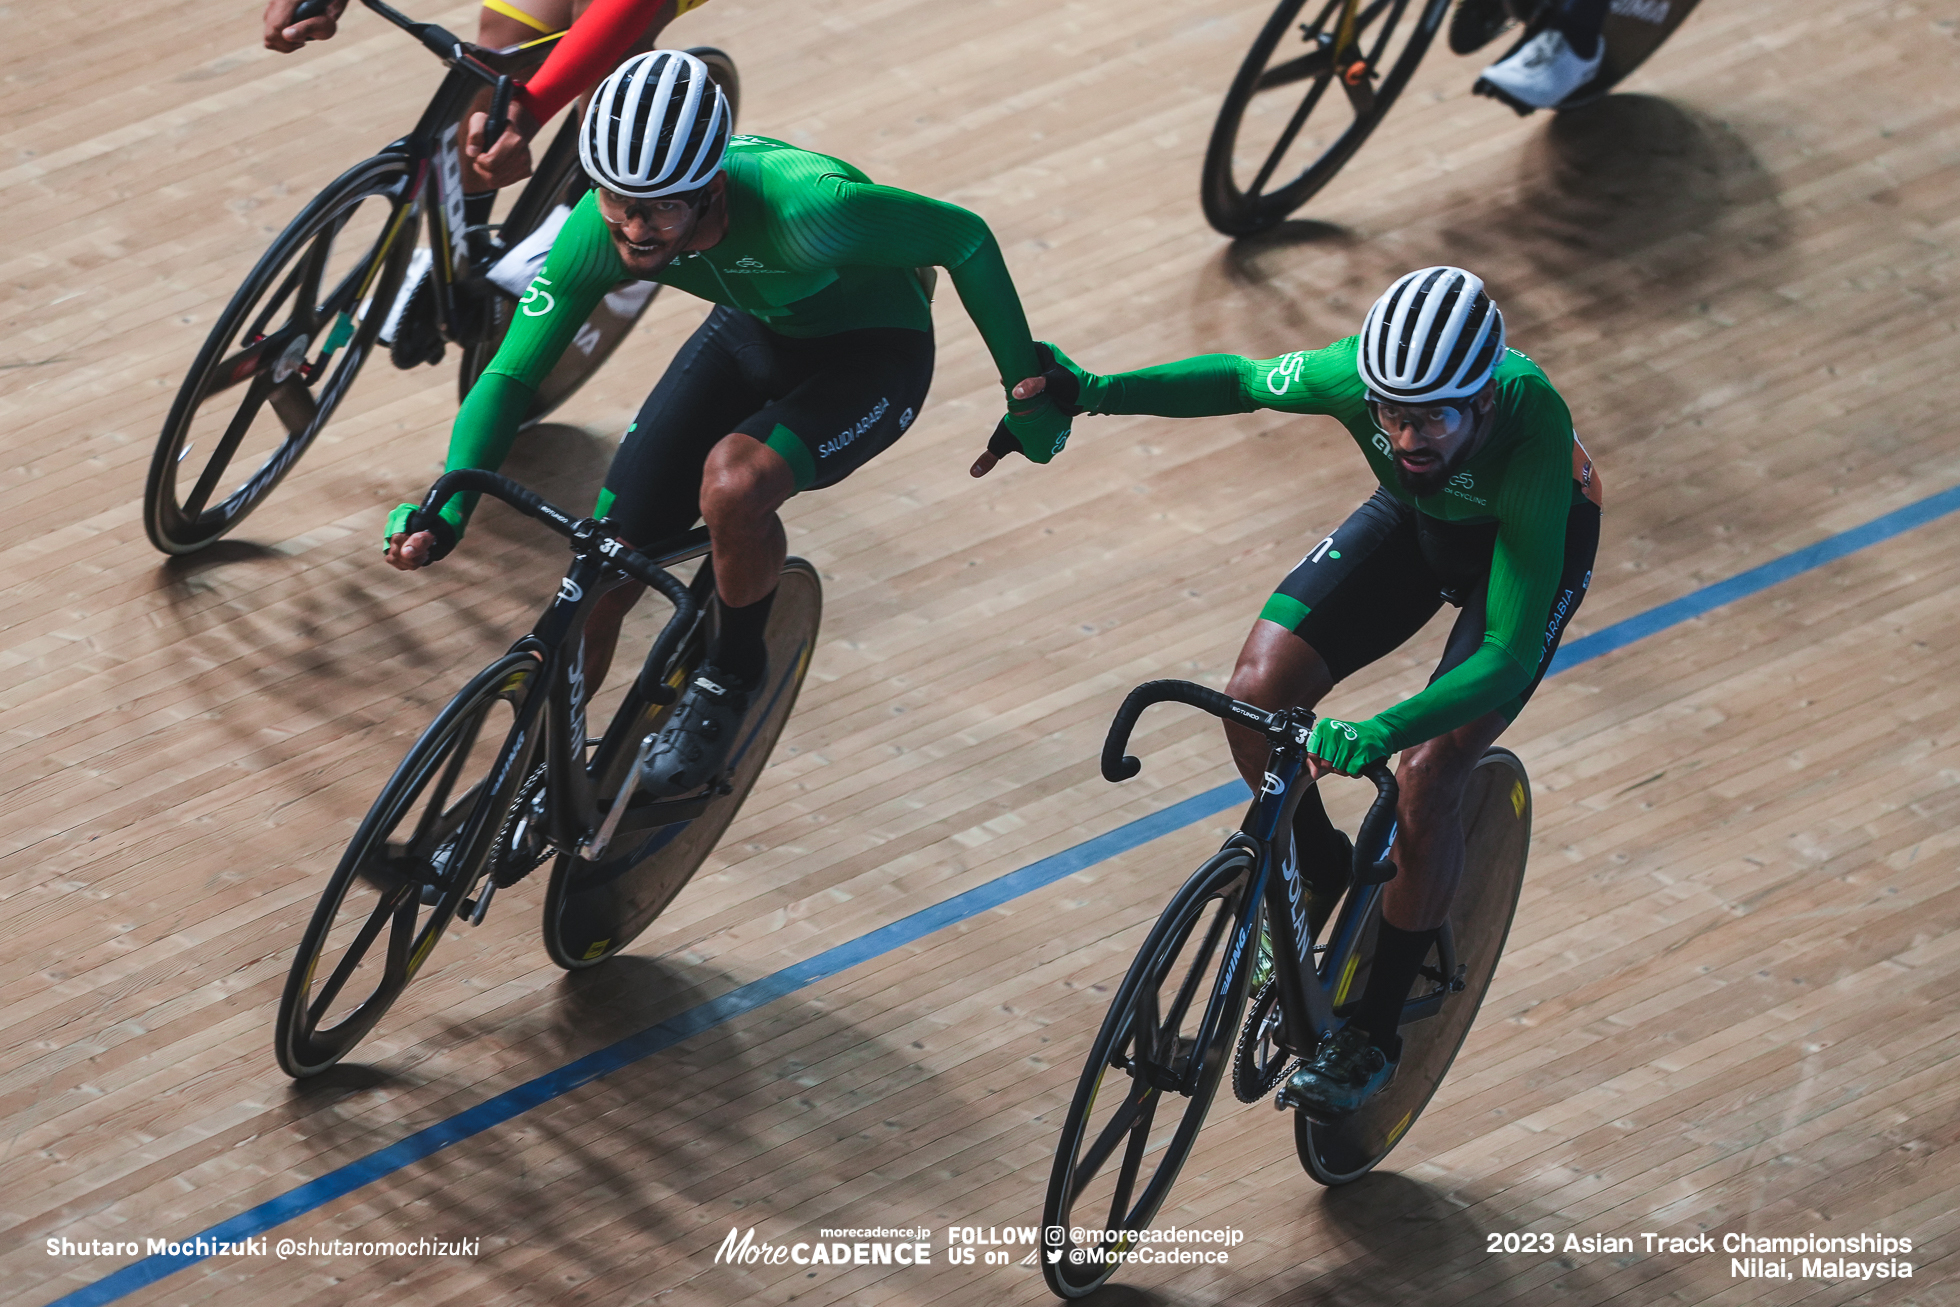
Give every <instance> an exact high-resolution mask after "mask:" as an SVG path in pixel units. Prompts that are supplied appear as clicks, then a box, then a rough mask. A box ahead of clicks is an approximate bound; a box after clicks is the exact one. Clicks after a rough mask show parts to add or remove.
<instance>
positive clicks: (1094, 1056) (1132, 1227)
mask: <svg viewBox="0 0 1960 1307" xmlns="http://www.w3.org/2000/svg"><path fill="white" fill-rule="evenodd" d="M1167 702H1174V703H1183V704H1188V705H1191V706H1192V707H1196V708H1201V709H1203V710H1204V711H1206V712H1209V713H1211V714H1212V715H1213V716H1215V717H1218V718H1220V719H1222V720H1227V721H1231V722H1235V723H1237V724H1239V725H1241V726H1245V727H1249V728H1251V729H1252V730H1255V731H1258V732H1260V733H1261V734H1263V735H1264V736H1265V737H1266V739H1267V740H1268V741H1269V742H1270V743H1271V745H1272V753H1271V755H1270V758H1269V759H1268V761H1267V764H1266V779H1265V785H1264V787H1263V789H1262V791H1261V793H1259V794H1258V795H1257V796H1255V797H1254V799H1253V801H1252V806H1251V808H1250V809H1249V810H1248V811H1247V813H1246V816H1245V820H1244V822H1243V824H1242V825H1241V827H1240V829H1239V830H1238V832H1236V833H1235V834H1233V835H1232V836H1231V837H1230V838H1229V839H1227V840H1226V841H1225V845H1224V847H1223V848H1221V849H1220V850H1219V851H1218V852H1217V853H1216V854H1213V855H1212V857H1211V858H1210V859H1209V860H1207V861H1206V862H1205V864H1204V865H1203V866H1202V867H1200V868H1199V869H1198V870H1197V872H1196V873H1194V874H1193V875H1192V876H1191V878H1190V879H1189V880H1187V881H1186V882H1185V883H1184V886H1183V888H1182V889H1180V890H1178V892H1177V893H1176V894H1175V895H1173V896H1172V898H1171V901H1170V905H1169V906H1168V907H1166V908H1165V909H1164V912H1163V914H1162V915H1161V916H1160V917H1159V918H1158V919H1157V922H1156V924H1155V925H1154V926H1153V927H1152V928H1151V930H1150V932H1149V934H1148V935H1147V936H1146V937H1145V939H1144V941H1143V946H1142V947H1141V948H1140V949H1139V950H1138V951H1137V955H1136V960H1135V961H1134V962H1132V963H1131V965H1130V969H1129V972H1128V973H1127V974H1126V975H1125V976H1124V977H1123V980H1122V983H1121V984H1120V985H1118V986H1117V989H1116V995H1115V997H1114V999H1113V1000H1112V1001H1111V1002H1110V1005H1109V1011H1108V1014H1107V1015H1106V1016H1105V1017H1104V1018H1103V1023H1102V1027H1101V1029H1100V1030H1099V1031H1098V1032H1097V1034H1096V1037H1095V1041H1094V1043H1093V1044H1092V1045H1091V1046H1090V1052H1089V1057H1088V1061H1087V1063H1086V1064H1085V1065H1084V1067H1083V1068H1082V1074H1081V1077H1080V1078H1079V1080H1078V1081H1077V1084H1076V1089H1075V1096H1074V1098H1073V1099H1072V1101H1071V1102H1070V1104H1069V1108H1068V1113H1067V1115H1066V1117H1065V1118H1064V1121H1063V1125H1062V1137H1061V1140H1060V1142H1059V1144H1058V1146H1057V1148H1056V1152H1055V1162H1054V1167H1053V1169H1052V1171H1051V1172H1050V1176H1049V1181H1048V1193H1047V1198H1046V1201H1045V1203H1044V1205H1043V1208H1042V1217H1041V1225H1042V1229H1043V1231H1044V1233H1043V1241H1044V1246H1043V1249H1042V1254H1043V1255H1042V1274H1043V1275H1044V1276H1045V1277H1046V1278H1047V1281H1048V1286H1049V1288H1050V1289H1052V1290H1053V1291H1054V1292H1055V1293H1056V1294H1057V1295H1059V1296H1060V1297H1063V1298H1080V1297H1083V1296H1085V1295H1087V1294H1089V1293H1091V1292H1093V1291H1094V1290H1095V1289H1097V1288H1098V1287H1100V1286H1101V1285H1102V1284H1103V1283H1104V1282H1105V1281H1106V1280H1108V1279H1109V1277H1110V1276H1111V1275H1112V1274H1114V1273H1115V1272H1116V1270H1117V1269H1118V1268H1119V1267H1121V1266H1122V1265H1123V1264H1124V1263H1125V1262H1126V1261H1128V1260H1129V1259H1130V1255H1131V1254H1133V1253H1135V1252H1136V1250H1137V1249H1138V1248H1139V1246H1140V1243H1141V1240H1140V1239H1139V1236H1140V1234H1141V1232H1142V1231H1144V1230H1146V1229H1147V1228H1148V1227H1149V1226H1150V1225H1151V1223H1152V1222H1153V1221H1154V1220H1155V1219H1156V1216H1157V1213H1158V1212H1159V1210H1161V1208H1162V1207H1163V1204H1164V1201H1165V1199H1166V1198H1167V1197H1168V1195H1169V1193H1170V1187H1171V1184H1172V1182H1173V1181H1175V1180H1176V1178H1177V1174H1178V1171H1179V1170H1180V1169H1181V1168H1182V1167H1183V1165H1184V1161H1185V1159H1186V1158H1187V1157H1189V1156H1190V1154H1191V1150H1192V1147H1193V1146H1194V1145H1195V1144H1196V1142H1197V1135H1198V1128H1199V1127H1200V1126H1201V1125H1202V1124H1203V1123H1204V1118H1205V1114H1206V1112H1207V1111H1209V1110H1210V1107H1211V1103H1212V1100H1213V1098H1214V1097H1215V1096H1216V1094H1217V1090H1218V1087H1219V1085H1220V1084H1221V1083H1222V1082H1223V1080H1224V1078H1225V1074H1226V1072H1227V1070H1228V1069H1230V1070H1231V1072H1232V1078H1233V1089H1234V1092H1235V1093H1236V1095H1237V1096H1238V1097H1239V1098H1240V1099H1241V1100H1243V1101H1246V1102H1255V1101H1258V1100H1260V1099H1263V1098H1265V1097H1266V1096H1267V1095H1268V1094H1271V1093H1272V1092H1273V1091H1274V1089H1275V1088H1276V1087H1277V1086H1278V1085H1279V1083H1280V1081H1281V1080H1282V1079H1283V1078H1284V1076H1285V1074H1286V1072H1287V1070H1288V1068H1289V1067H1290V1066H1291V1065H1292V1063H1293V1061H1294V1060H1295V1059H1296V1058H1303V1057H1309V1056H1311V1055H1312V1054H1313V1052H1314V1050H1315V1048H1316V1047H1318V1045H1319V1044H1320V1042H1321V1041H1322V1040H1324V1039H1327V1038H1330V1037H1331V1036H1332V1035H1333V1033H1334V1032H1335V1031H1336V1030H1337V1029H1339V1028H1340V1026H1341V1025H1342V1024H1343V1022H1345V1020H1346V1019H1347V1017H1348V1016H1349V1015H1350V1013H1351V1011H1352V1004H1351V1002H1350V999H1351V998H1353V999H1358V998H1359V996H1360V995H1361V993H1362V992H1363V991H1364V989H1365V988H1366V984H1367V975H1368V964H1369V959H1370V958H1371V957H1372V956H1373V952H1374V940H1375V931H1376V927H1377V923H1378V922H1379V921H1380V917H1381V896H1382V887H1383V886H1384V885H1385V884H1386V883H1387V882H1388V881H1390V880H1391V879H1393V878H1394V876H1395V874H1396V869H1395V864H1394V860H1393V852H1394V842H1395V821H1396V817H1395V809H1396V800H1397V796H1398V789H1397V786H1396V782H1395V777H1394V775H1393V774H1392V773H1391V772H1390V771H1389V770H1388V768H1387V767H1386V766H1379V765H1378V766H1376V767H1372V768H1369V769H1368V770H1367V772H1366V773H1365V775H1366V776H1367V778H1368V779H1369V780H1371V781H1373V782H1374V785H1375V789H1376V796H1375V800H1374V803H1373V805H1372V806H1371V807H1370V808H1369V810H1368V813H1367V816H1366V817H1365V818H1364V819H1363V821H1362V823H1361V828H1360V830H1359V831H1358V832H1357V834H1356V836H1355V839H1354V867H1353V881H1352V885H1351V887H1350V889H1349V890H1348V892H1347V894H1346V896H1345V897H1344V898H1343V899H1342V901H1341V905H1340V908H1339V910H1338V911H1337V912H1336V913H1335V915H1334V917H1333V919H1332V921H1331V923H1330V924H1329V927H1328V932H1327V936H1326V942H1325V943H1318V944H1317V943H1315V942H1314V939H1313V937H1312V936H1311V935H1310V934H1309V933H1308V926H1307V922H1308V915H1307V902H1306V897H1307V891H1306V886H1305V885H1304V883H1303V882H1302V880H1301V878H1300V877H1299V876H1298V875H1297V874H1293V875H1289V874H1286V873H1287V871H1288V868H1289V864H1288V861H1287V859H1286V857H1285V853H1286V844H1287V840H1288V838H1289V834H1288V833H1289V832H1290V831H1291V829H1292V822H1293V811H1294V808H1295V807H1296V806H1298V803H1299V798H1300V795H1301V794H1302V793H1303V792H1304V790H1305V788H1306V786H1308V785H1310V784H1313V783H1314V782H1313V781H1312V780H1311V779H1310V778H1309V773H1308V771H1307V766H1306V742H1307V736H1308V733H1309V731H1310V730H1311V729H1312V725H1313V716H1312V714H1311V713H1308V712H1306V711H1304V710H1290V711H1286V712H1278V713H1269V712H1266V711H1264V710H1263V709H1259V708H1255V707H1253V706H1252V705H1251V704H1247V703H1241V702H1239V701H1237V700H1235V699H1232V698H1231V697H1229V696H1227V695H1224V694H1221V693H1219V692H1218V691H1216V690H1212V689H1208V688H1206V687H1205V686H1201V685H1194V684H1192V683H1191V682H1189V681H1152V682H1150V683H1148V684H1146V685H1141V686H1138V687H1137V688H1136V689H1135V690H1132V691H1131V692H1130V694H1129V696H1128V697H1127V698H1126V699H1125V700H1124V701H1123V706H1122V707H1121V708H1120V709H1119V710H1118V711H1117V714H1116V718H1115V721H1114V722H1112V723H1111V725H1110V728H1109V735H1108V738H1107V740H1106V741H1105V742H1104V745H1103V753H1102V772H1103V775H1104V777H1105V778H1107V779H1109V780H1111V781H1122V780H1127V779H1129V778H1130V777H1132V776H1134V775H1136V774H1137V771H1138V770H1139V766H1140V764H1139V763H1138V762H1137V760H1136V759H1135V758H1133V757H1128V756H1126V755H1125V754H1124V752H1123V751H1124V748H1125V747H1126V746H1127V744H1128V742H1129V737H1130V732H1131V730H1132V728H1133V727H1134V726H1135V725H1136V722H1137V719H1138V718H1139V717H1140V716H1141V715H1142V713H1143V710H1144V709H1145V708H1146V707H1148V706H1149V705H1151V704H1153V703H1167ZM1462 811H1463V825H1464V837H1465V841H1466V844H1467V846H1468V847H1467V856H1466V858H1465V863H1464V872H1463V880H1462V885H1461V888H1460V889H1459V890H1458V892H1457V895H1456V899H1455V901H1454V902H1453V903H1452V904H1451V907H1450V912H1449V917H1448V920H1447V921H1446V922H1445V923H1444V926H1443V929H1442V931H1441V932H1440V934H1439V936H1438V939H1437V942H1436V944H1435V945H1434V947H1433V948H1432V950H1431V953H1430V956H1429V957H1428V958H1427V959H1426V960H1425V964H1424V966H1423V969H1422V973H1421V976H1422V979H1421V980H1419V981H1418V984H1417V990H1418V992H1417V993H1415V994H1413V995H1412V996H1411V997H1410V998H1409V1000H1408V1001H1407V1002H1406V1003H1405V1004H1404V1006H1403V1009H1402V1032H1403V1033H1402V1041H1403V1054H1402V1060H1401V1063H1400V1067H1399V1070H1398V1072H1397V1075H1396V1078H1395V1079H1394V1080H1393V1081H1391V1082H1390V1083H1389V1085H1388V1086H1387V1087H1386V1088H1385V1089H1383V1090H1382V1091H1381V1092H1380V1093H1379V1094H1377V1095H1376V1096H1375V1097H1374V1098H1372V1099H1370V1100H1369V1101H1368V1102H1367V1103H1366V1104H1365V1105H1363V1107H1362V1108H1361V1110H1360V1111H1358V1112H1356V1113H1354V1114H1353V1115H1351V1116H1348V1117H1344V1118H1342V1119H1340V1120H1332V1121H1316V1120H1313V1119H1311V1118H1309V1117H1308V1116H1306V1115H1305V1114H1304V1113H1301V1112H1296V1113H1295V1114H1294V1145H1295V1148H1296V1150H1297V1152H1298V1154H1299V1157H1300V1163H1301V1165H1302V1166H1303V1167H1304V1168H1305V1169H1306V1171H1307V1174H1308V1175H1310V1176H1311V1177H1312V1178H1313V1179H1315V1180H1316V1181H1318V1182H1320V1183H1321V1184H1326V1185H1339V1184H1346V1183H1348V1182H1349V1181H1351V1180H1356V1179H1359V1178H1360V1177H1361V1176H1363V1175H1365V1174H1367V1173H1368V1171H1370V1170H1371V1169H1373V1168H1374V1167H1375V1166H1376V1165H1378V1164H1379V1163H1380V1162H1381V1160H1382V1159H1383V1158H1385V1157H1386V1156H1387V1155H1388V1153H1389V1151H1390V1150H1391V1149H1393V1148H1394V1147H1395V1145H1396V1144H1397V1143H1398V1142H1399V1141H1400V1140H1401V1139H1402V1138H1403V1137H1404V1136H1405V1135H1406V1134H1407V1133H1408V1130H1409V1127H1410V1126H1411V1125H1413V1124H1414V1122H1415V1119H1416V1117H1417V1116H1418V1115H1419V1114H1420V1113H1421V1112H1422V1110H1423V1108H1424V1107H1425V1106H1427V1105H1428V1102H1429V1099H1430V1097H1431V1095H1433V1094H1434V1093H1435V1091H1436V1088H1437V1086H1438V1085H1439V1084H1441V1082H1442V1079H1443V1075H1444V1073H1445V1072H1447V1071H1448V1070H1449V1067H1450V1063H1451V1061H1452V1060H1454V1058H1455V1057H1456V1053H1457V1050H1458V1049H1459V1048H1460V1047H1462V1044H1463V1040H1464V1037H1465V1036H1466V1035H1467V1034H1468V1033H1469V1030H1470V1025H1471V1022H1472V1021H1473V1020H1475V1018H1476V1014H1477V1008H1478V1006H1479V1005H1480V1004H1481V1003H1482V1001H1483V996H1484V992H1485V990H1486V989H1487V988H1488V987H1489V985H1490V980H1491V976H1492V974H1493V973H1494V972H1495V971H1496V968H1497V959H1498V955H1499V954H1500V953H1501V952H1502V951H1503V948H1504V939H1505V936H1506V935H1507V934H1508V933H1509V931H1510V925H1511V918H1512V915H1513V913H1514V912H1515V911H1516V908H1517V902H1518V894H1519V890H1520V888H1521V886H1522V884H1523V880H1524V868H1525V856H1526V853H1527V851H1528V849H1529V846H1530V841H1531V790H1530V784H1529V782H1528V781H1527V780H1526V778H1525V773H1524V766H1523V764H1522V763H1520V762H1519V761H1518V759H1517V756H1516V755H1515V754H1513V753H1511V752H1510V751H1509V750H1507V749H1492V750H1490V751H1489V752H1488V753H1486V754H1485V755H1484V756H1483V758H1482V759H1481V760H1480V761H1479V762H1478V764H1477V766H1476V769H1475V770H1474V772H1473V773H1472V775H1471V778H1470V782H1469V784H1468V786H1467V787H1466V790H1465V795H1464V801H1463V809H1462ZM1262 930H1264V931H1266V932H1269V933H1270V938H1271V945H1272V959H1273V965H1272V974H1271V977H1270V978H1269V979H1267V980H1266V981H1265V982H1264V984H1263V985H1262V986H1261V988H1260V990H1259V992H1258V993H1257V994H1255V995H1252V996H1251V998H1252V1011H1251V1013H1250V1015H1249V1016H1247V1017H1246V1019H1245V1021H1244V1025H1243V1027H1242V1028H1241V1025H1240V1017H1241V1014H1242V1013H1243V1012H1244V1010H1245V1007H1246V1001H1247V997H1248V992H1249V990H1250V988H1251V977H1252V974H1253V971H1254V969H1255V961H1256V959H1257V957H1258V953H1259V938H1260V935H1261V933H1262ZM1235 1034H1236V1038H1235ZM1078 1236H1080V1237H1078Z"/></svg>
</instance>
